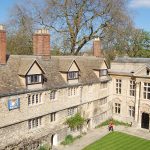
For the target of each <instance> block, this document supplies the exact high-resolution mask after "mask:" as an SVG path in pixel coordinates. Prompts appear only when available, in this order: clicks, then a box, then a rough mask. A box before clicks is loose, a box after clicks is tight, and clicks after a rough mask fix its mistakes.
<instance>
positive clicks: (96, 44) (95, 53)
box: [93, 37, 102, 57]
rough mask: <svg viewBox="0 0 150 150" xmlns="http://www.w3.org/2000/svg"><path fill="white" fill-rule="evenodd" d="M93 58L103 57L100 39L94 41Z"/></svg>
mask: <svg viewBox="0 0 150 150" xmlns="http://www.w3.org/2000/svg"><path fill="white" fill-rule="evenodd" d="M93 56H96V57H101V56H102V52H101V42H100V38H99V37H98V38H95V39H94V41H93Z"/></svg>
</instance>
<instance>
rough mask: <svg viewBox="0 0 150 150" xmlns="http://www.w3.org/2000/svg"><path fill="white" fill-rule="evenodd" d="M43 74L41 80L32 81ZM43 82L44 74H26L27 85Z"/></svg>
mask: <svg viewBox="0 0 150 150" xmlns="http://www.w3.org/2000/svg"><path fill="white" fill-rule="evenodd" d="M37 76H41V81H32V80H35V77H37ZM29 77H30V80H31V81H30V82H31V83H29V82H28V78H29ZM37 80H39V77H37ZM41 83H43V75H42V74H32V75H26V85H33V84H41Z"/></svg>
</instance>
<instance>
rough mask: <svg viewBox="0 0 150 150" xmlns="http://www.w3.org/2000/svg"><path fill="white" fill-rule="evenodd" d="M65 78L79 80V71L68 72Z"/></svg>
mask: <svg viewBox="0 0 150 150" xmlns="http://www.w3.org/2000/svg"><path fill="white" fill-rule="evenodd" d="M67 78H68V80H74V79H78V78H79V71H71V72H68V76H67Z"/></svg>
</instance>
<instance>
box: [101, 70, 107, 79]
mask: <svg viewBox="0 0 150 150" xmlns="http://www.w3.org/2000/svg"><path fill="white" fill-rule="evenodd" d="M103 71H106V72H105V73H106V74H103V73H102V72H103ZM107 75H108V70H107V69H100V70H99V77H102V76H107Z"/></svg>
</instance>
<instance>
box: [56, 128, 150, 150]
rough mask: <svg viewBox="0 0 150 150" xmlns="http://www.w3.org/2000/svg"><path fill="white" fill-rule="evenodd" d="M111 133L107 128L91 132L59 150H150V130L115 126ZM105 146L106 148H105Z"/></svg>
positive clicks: (61, 146)
mask: <svg viewBox="0 0 150 150" xmlns="http://www.w3.org/2000/svg"><path fill="white" fill-rule="evenodd" d="M114 129H115V131H114V132H109V131H108V128H107V127H106V126H104V127H101V128H97V129H92V130H89V131H88V133H87V134H86V135H84V136H82V137H81V138H80V139H77V140H76V141H74V142H73V143H72V144H70V145H67V146H63V145H59V146H58V147H57V148H56V149H57V150H109V149H110V150H150V141H149V140H150V133H149V130H145V129H138V128H135V127H125V126H115V128H114ZM104 146H105V147H104Z"/></svg>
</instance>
